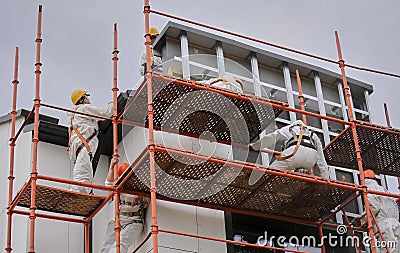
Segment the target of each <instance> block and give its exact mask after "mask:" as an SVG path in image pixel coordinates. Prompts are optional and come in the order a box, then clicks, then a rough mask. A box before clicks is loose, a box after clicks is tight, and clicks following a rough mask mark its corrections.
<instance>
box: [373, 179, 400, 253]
mask: <svg viewBox="0 0 400 253" xmlns="http://www.w3.org/2000/svg"><path fill="white" fill-rule="evenodd" d="M365 185H366V186H367V187H368V190H374V191H381V192H387V190H386V189H385V188H384V187H382V186H380V185H379V184H378V182H377V181H376V180H374V179H370V178H366V179H365ZM368 202H369V205H370V206H371V210H372V212H373V213H374V215H375V217H376V221H377V223H378V225H379V228H380V230H381V232H382V235H383V238H384V239H385V241H386V243H388V242H391V243H392V242H396V245H397V247H396V248H389V250H390V252H391V253H399V252H400V245H399V242H400V223H399V210H398V207H397V203H396V200H395V199H394V198H390V197H386V196H381V195H374V194H368ZM377 246H379V245H378V244H377ZM377 252H386V248H385V247H379V248H377Z"/></svg>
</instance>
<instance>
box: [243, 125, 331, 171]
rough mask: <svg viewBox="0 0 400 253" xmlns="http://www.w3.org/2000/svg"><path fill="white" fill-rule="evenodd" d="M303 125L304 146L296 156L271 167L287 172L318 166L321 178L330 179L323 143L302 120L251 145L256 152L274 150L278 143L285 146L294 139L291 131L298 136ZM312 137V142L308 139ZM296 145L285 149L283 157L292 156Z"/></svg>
mask: <svg viewBox="0 0 400 253" xmlns="http://www.w3.org/2000/svg"><path fill="white" fill-rule="evenodd" d="M302 125H303V126H304V128H303V138H302V145H300V147H299V149H298V150H297V152H296V153H295V155H294V156H292V157H290V158H288V159H286V160H282V161H278V160H275V161H274V162H273V163H272V164H271V165H270V166H271V167H272V168H278V169H285V170H296V169H306V170H308V169H310V168H312V167H314V165H315V164H317V166H318V168H319V170H320V172H321V177H322V178H329V170H328V165H327V164H326V161H325V157H324V153H323V150H322V144H321V141H320V140H319V138H318V136H317V135H316V134H312V132H311V131H310V130H309V129H308V128H307V127H306V126H305V125H304V123H303V122H302V121H301V120H297V121H295V122H293V123H292V124H290V125H288V126H285V127H282V128H281V129H278V130H275V131H274V132H272V133H269V134H267V135H266V136H264V137H263V138H261V139H260V140H258V141H257V142H255V143H253V144H250V145H251V147H252V148H253V149H254V150H257V151H258V150H260V149H263V148H268V149H274V148H275V144H276V143H277V142H283V143H284V144H286V143H287V142H288V141H289V140H290V139H292V138H293V133H291V132H290V129H291V130H292V131H293V132H294V134H296V135H297V136H298V135H299V133H300V127H301V126H302ZM310 135H311V141H310V139H307V137H308V138H309V137H310ZM304 143H307V144H306V145H310V144H311V145H312V146H313V147H314V148H311V147H307V146H304V145H303V144H304ZM295 144H296V142H295V143H294V145H292V146H289V147H287V148H286V149H284V150H283V151H282V153H281V156H282V157H285V156H288V155H290V154H292V153H293V150H294V149H295V146H296V145H295Z"/></svg>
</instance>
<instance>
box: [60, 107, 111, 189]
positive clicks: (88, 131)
mask: <svg viewBox="0 0 400 253" xmlns="http://www.w3.org/2000/svg"><path fill="white" fill-rule="evenodd" d="M73 110H74V111H77V112H82V113H89V114H93V115H99V116H103V117H110V116H111V115H112V113H113V103H112V102H109V103H108V107H107V108H99V107H96V106H94V105H91V104H80V105H77V106H76V107H75V108H74V109H73ZM67 115H68V116H69V117H70V120H69V122H70V124H71V122H72V126H74V127H75V128H76V129H78V131H79V132H80V133H81V134H82V136H83V137H84V138H85V139H86V140H88V139H89V137H90V136H92V135H93V133H95V131H96V132H97V130H98V126H97V119H96V118H93V117H89V116H85V115H81V114H77V113H67ZM71 119H72V120H71ZM98 143H99V141H98V139H97V137H96V136H94V137H93V138H92V139H91V140H90V141H89V142H88V144H89V147H90V149H91V151H92V154H93V156H94V154H95V152H96V149H97V145H98ZM81 144H82V141H81V139H80V138H79V136H78V135H77V134H76V132H75V131H73V130H72V132H71V137H70V151H69V156H70V159H71V161H72V162H73V163H74V170H73V180H74V181H78V182H85V183H92V180H93V168H92V161H91V159H90V157H89V153H88V151H87V149H86V147H85V146H83V148H81V151H80V152H79V153H78V156H77V155H76V152H77V150H78V148H79V146H81ZM71 189H72V191H77V192H82V193H89V192H90V188H88V187H84V186H77V185H72V187H71Z"/></svg>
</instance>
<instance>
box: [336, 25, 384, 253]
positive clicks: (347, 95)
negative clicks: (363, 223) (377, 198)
mask: <svg viewBox="0 0 400 253" xmlns="http://www.w3.org/2000/svg"><path fill="white" fill-rule="evenodd" d="M335 37H336V46H337V52H338V57H339V68H340V71H341V73H342V81H343V89H344V93H345V100H346V104H347V111H348V113H349V120H350V122H351V123H352V124H351V130H352V134H353V140H354V148H355V153H356V159H357V166H358V170H359V173H360V183H361V186H365V180H364V170H363V164H362V157H361V150H360V146H359V143H358V136H357V128H356V127H357V126H356V124H355V122H354V119H355V117H354V115H353V108H352V105H351V95H350V88H349V85H348V83H347V78H346V72H345V66H344V60H343V56H342V49H341V47H340V41H339V35H338V32H337V31H335ZM362 196H363V199H364V205H365V209H366V215H367V222H368V232H369V235H370V238H371V245H372V253H376V249H375V245H376V244H375V238H374V230H373V227H372V222H371V218H370V205H369V202H368V196H367V189H366V188H364V190H363V191H362Z"/></svg>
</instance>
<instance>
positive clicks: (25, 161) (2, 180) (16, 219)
mask: <svg viewBox="0 0 400 253" xmlns="http://www.w3.org/2000/svg"><path fill="white" fill-rule="evenodd" d="M24 120H25V119H24V118H23V117H18V118H17V120H16V128H17V130H18V128H19V126H20V125H21V124H22V123H23V121H24ZM10 136H11V121H8V122H3V123H1V124H0V143H1V144H0V145H1V146H0V159H1V160H0V161H1V165H0V192H2V194H0V207H1V209H0V214H1V215H0V216H1V219H0V222H1V223H0V225H1V226H0V235H1V238H0V247H1V249H4V248H5V247H6V242H7V210H6V208H7V206H8V185H9V181H8V176H9V170H10V163H9V161H10V146H9V143H10V142H9V139H10ZM29 137H30V135H29V134H28V133H21V135H20V136H19V138H18V140H17V143H16V146H15V159H14V176H15V179H14V187H13V193H14V194H13V195H15V194H16V193H17V192H18V190H19V189H20V188H21V186H22V185H23V184H24V183H25V180H26V179H27V178H28V175H29V174H27V172H28V171H30V167H29V166H30V157H31V152H30V151H31V143H32V139H30V138H29ZM28 220H29V219H28V217H27V216H21V215H13V223H12V232H13V233H12V238H14V239H15V238H17V240H13V242H14V243H13V244H12V248H13V250H14V252H24V251H25V252H26V251H27V244H25V242H26V241H27V231H28V230H27V229H26V228H27V225H28ZM16 241H17V242H18V243H15V242H16Z"/></svg>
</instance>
